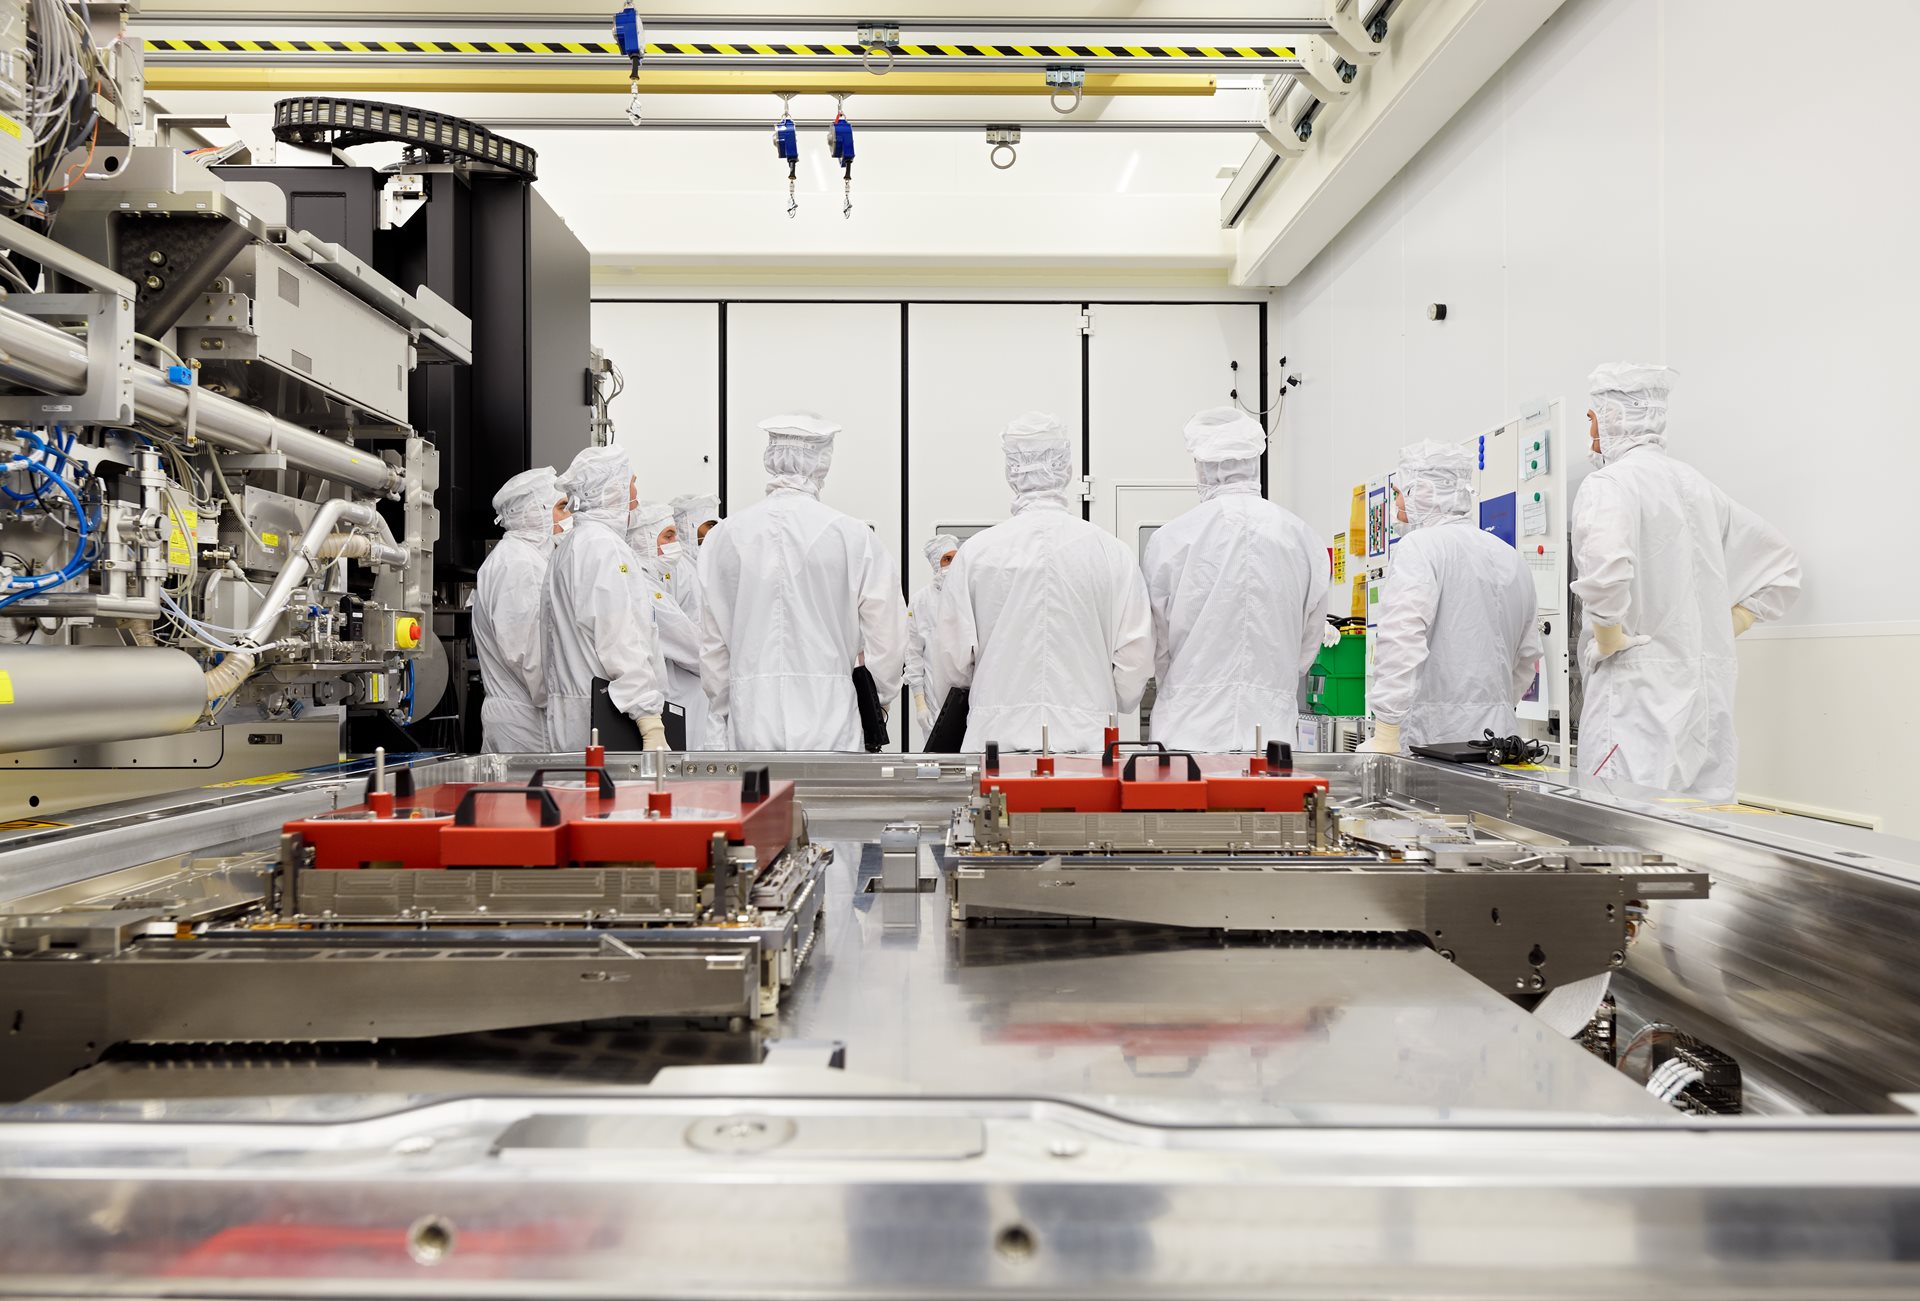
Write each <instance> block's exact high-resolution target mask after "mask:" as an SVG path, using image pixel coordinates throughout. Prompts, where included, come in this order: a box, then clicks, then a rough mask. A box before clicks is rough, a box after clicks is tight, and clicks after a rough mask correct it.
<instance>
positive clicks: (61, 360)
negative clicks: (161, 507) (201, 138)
mask: <svg viewBox="0 0 1920 1301" xmlns="http://www.w3.org/2000/svg"><path fill="white" fill-rule="evenodd" d="M132 371H133V384H134V394H133V408H134V412H135V414H137V415H139V416H140V417H142V418H143V419H146V420H151V421H153V422H154V423H155V424H159V425H164V426H167V427H169V428H174V429H184V428H186V423H187V403H188V401H189V400H191V401H192V402H193V404H194V406H195V408H196V409H195V412H194V430H195V433H196V435H197V436H198V437H199V438H201V439H204V440H205V441H207V442H209V443H212V444H213V445H214V446H216V447H224V448H226V449H227V450H229V451H234V452H255V453H258V452H278V453H280V454H281V455H282V456H284V457H286V458H287V463H288V464H289V465H292V466H293V467H294V468H296V469H299V470H304V471H306V472H307V473H309V474H317V475H320V476H321V477H322V478H326V479H331V480H333V481H334V482H335V483H342V484H351V485H352V486H353V487H356V488H360V489H363V490H365V491H368V492H378V493H386V494H392V493H395V492H398V491H399V489H400V485H401V483H402V482H403V481H404V479H405V475H404V474H403V473H402V472H401V470H400V469H399V468H398V467H397V466H391V465H388V464H387V463H386V462H385V461H383V460H381V459H380V458H379V457H378V456H376V455H374V454H373V453H371V452H368V451H366V450H364V449H362V448H358V447H350V446H348V445H347V444H345V443H341V442H336V441H335V440H333V439H331V438H328V437H326V436H324V435H322V434H316V433H314V432H313V431H312V430H310V429H303V428H301V427H300V426H299V425H296V424H291V423H289V422H287V421H285V420H281V419H280V418H278V417H277V416H272V415H269V414H268V413H267V412H265V411H262V410H260V409H259V408H258V407H250V406H248V405H247V404H246V403H244V402H237V401H235V400H234V399H232V398H229V397H223V396H222V395H220V394H218V393H209V392H206V391H204V390H198V391H194V392H193V393H192V396H191V399H189V390H187V389H184V388H181V387H180V386H179V385H176V384H169V383H168V382H167V377H166V375H165V374H164V373H163V372H161V371H158V370H155V369H154V368H153V367H152V366H148V365H146V364H145V363H143V362H134V363H132ZM0 380H8V381H12V382H15V383H18V384H21V385H24V386H25V387H28V388H32V389H35V390H38V391H40V392H43V393H55V394H59V393H78V392H81V391H82V390H83V389H85V387H86V383H87V347H86V343H85V341H84V340H81V339H78V338H75V337H74V336H73V335H70V334H67V333H65V332H64V331H61V330H58V329H55V328H54V327H53V326H51V325H48V324H46V323H45V322H42V321H37V320H34V319H33V318H32V317H28V316H22V315H21V314H20V313H19V312H16V311H13V310H12V309H11V308H7V307H0Z"/></svg>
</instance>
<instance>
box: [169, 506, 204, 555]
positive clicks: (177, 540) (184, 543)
mask: <svg viewBox="0 0 1920 1301" xmlns="http://www.w3.org/2000/svg"><path fill="white" fill-rule="evenodd" d="M170 518H171V519H172V521H173V531H172V532H171V533H169V534H167V563H168V564H169V565H172V566H173V567H174V568H176V569H187V568H191V567H192V565H193V544H194V541H195V540H196V539H197V538H198V536H199V531H200V517H199V515H198V514H196V513H195V512H193V511H190V510H181V511H175V512H173V513H172V515H171V516H170ZM183 525H184V526H185V528H187V529H191V530H193V533H194V536H193V537H192V538H189V537H188V536H187V534H186V533H185V532H184V531H183V530H182V526H183Z"/></svg>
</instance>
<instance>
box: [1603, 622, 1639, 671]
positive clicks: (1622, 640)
mask: <svg viewBox="0 0 1920 1301" xmlns="http://www.w3.org/2000/svg"><path fill="white" fill-rule="evenodd" d="M1652 640H1653V638H1651V637H1646V636H1637V637H1636V636H1629V635H1628V634H1626V633H1624V632H1622V631H1620V629H1619V627H1618V626H1617V625H1615V624H1610V623H1596V624H1594V625H1593V645H1594V648H1595V650H1596V651H1598V655H1597V657H1596V658H1595V661H1594V662H1595V663H1596V664H1597V663H1599V661H1600V660H1605V659H1612V658H1613V657H1614V656H1615V655H1618V654H1619V653H1620V652H1621V651H1623V650H1631V649H1632V648H1633V647H1635V646H1645V645H1646V644H1647V643H1648V642H1650V641H1652Z"/></svg>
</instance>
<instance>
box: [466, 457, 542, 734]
mask: <svg viewBox="0 0 1920 1301" xmlns="http://www.w3.org/2000/svg"><path fill="white" fill-rule="evenodd" d="M558 500H560V491H559V489H557V488H556V487H554V474H553V467H552V466H550V465H543V466H540V467H539V468H538V469H533V470H523V471H522V472H521V473H519V474H516V475H514V476H513V477H512V478H511V479H508V480H507V481H506V483H504V484H502V485H501V487H500V491H499V492H496V493H494V494H493V513H494V522H495V523H497V524H498V525H500V527H501V528H503V529H505V530H506V536H505V537H503V538H501V539H500V543H499V545H498V546H496V547H494V549H493V550H492V551H491V552H490V553H489V554H488V556H487V558H486V559H485V560H483V561H482V562H481V563H480V572H479V573H477V574H475V575H474V583H473V648H474V652H475V653H476V654H477V655H478V656H479V658H480V681H481V682H482V683H483V684H485V686H486V689H487V694H486V699H485V700H483V701H482V702H481V705H480V725H481V728H482V740H481V744H480V748H481V751H482V752H483V753H486V754H524V753H538V752H544V751H545V750H546V748H547V687H546V679H545V675H544V673H543V672H542V668H541V661H542V658H543V656H542V653H541V652H542V648H543V646H544V644H545V641H546V636H545V633H544V632H543V631H542V627H541V615H540V599H541V595H542V593H543V592H544V591H545V589H546V585H547V561H548V560H549V558H550V557H551V556H552V554H553V541H554V535H553V505H554V503H555V502H557V501H558Z"/></svg>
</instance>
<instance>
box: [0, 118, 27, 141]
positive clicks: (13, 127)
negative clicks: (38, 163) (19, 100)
mask: <svg viewBox="0 0 1920 1301" xmlns="http://www.w3.org/2000/svg"><path fill="white" fill-rule="evenodd" d="M0 131H5V132H6V133H7V134H8V135H10V136H12V137H13V138H14V139H15V140H20V139H24V138H25V137H24V135H23V133H22V132H21V130H20V124H19V123H18V122H16V121H14V120H13V119H12V118H10V117H8V116H7V115H6V114H5V113H0Z"/></svg>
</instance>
